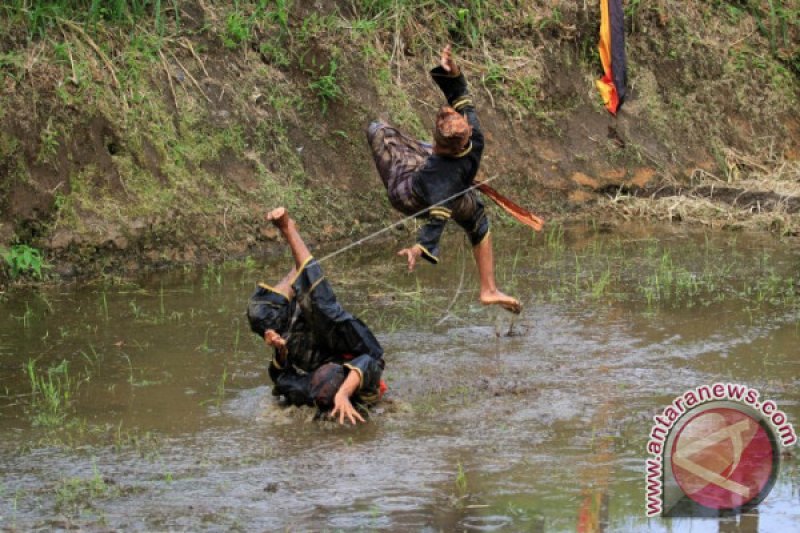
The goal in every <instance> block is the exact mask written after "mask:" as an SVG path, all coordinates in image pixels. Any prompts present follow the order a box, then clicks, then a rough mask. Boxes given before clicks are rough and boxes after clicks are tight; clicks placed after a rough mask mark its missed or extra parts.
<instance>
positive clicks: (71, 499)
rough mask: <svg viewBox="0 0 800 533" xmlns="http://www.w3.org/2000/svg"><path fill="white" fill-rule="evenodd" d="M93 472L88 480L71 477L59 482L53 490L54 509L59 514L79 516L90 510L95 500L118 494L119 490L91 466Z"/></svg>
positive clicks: (95, 467) (94, 466)
mask: <svg viewBox="0 0 800 533" xmlns="http://www.w3.org/2000/svg"><path fill="white" fill-rule="evenodd" d="M93 472H94V473H93V475H92V477H90V478H88V479H83V478H78V477H73V478H65V479H62V480H61V482H60V483H59V484H58V486H57V487H56V489H55V492H56V508H57V509H58V510H59V511H60V512H62V513H65V514H67V515H69V516H79V515H80V514H81V513H82V512H83V511H84V510H86V509H92V508H93V507H94V501H95V500H99V499H108V498H111V497H114V496H116V495H117V494H119V489H118V488H117V487H116V486H115V485H114V484H113V483H110V482H109V481H107V480H106V478H104V477H103V476H102V475H101V474H100V472H99V470H98V469H97V465H93Z"/></svg>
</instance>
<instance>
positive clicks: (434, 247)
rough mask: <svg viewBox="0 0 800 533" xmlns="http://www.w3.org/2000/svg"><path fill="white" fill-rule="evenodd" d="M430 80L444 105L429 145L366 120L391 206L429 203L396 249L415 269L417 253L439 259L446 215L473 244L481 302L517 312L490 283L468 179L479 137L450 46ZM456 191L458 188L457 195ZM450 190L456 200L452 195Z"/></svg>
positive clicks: (486, 245)
mask: <svg viewBox="0 0 800 533" xmlns="http://www.w3.org/2000/svg"><path fill="white" fill-rule="evenodd" d="M431 76H432V77H433V81H434V82H435V83H436V84H437V85H438V86H439V88H440V89H441V90H442V92H443V93H444V96H445V97H446V98H447V103H448V105H446V106H442V107H441V108H440V109H439V112H438V113H437V114H436V127H435V129H434V132H433V141H434V142H433V144H432V145H431V144H428V143H425V142H422V141H418V140H416V139H413V138H411V137H408V136H406V135H404V134H402V133H400V132H399V131H398V130H397V129H395V128H393V127H392V126H389V125H388V124H385V123H383V122H377V121H376V122H373V123H372V124H370V125H369V128H368V130H367V140H368V142H369V145H370V148H371V150H372V155H373V158H374V159H375V165H376V166H377V168H378V173H379V174H380V176H381V179H382V181H383V184H384V186H385V187H386V190H387V192H388V193H389V202H390V203H391V204H392V206H393V207H394V208H395V209H397V210H398V211H400V212H401V213H403V214H404V215H407V216H410V215H413V214H415V213H418V212H420V211H422V210H424V209H428V210H427V211H426V212H425V214H424V215H423V216H424V217H426V218H427V222H426V223H425V225H424V226H422V228H420V230H419V233H418V235H417V243H416V244H415V245H414V246H412V247H410V248H404V249H402V250H400V251H399V252H398V255H401V256H405V257H406V259H407V260H408V269H409V271H412V270H414V267H415V265H416V263H417V260H418V259H419V258H420V257H422V258H424V259H426V260H427V261H429V262H431V263H434V264H436V263H438V262H439V239H440V238H441V236H442V231H443V230H444V227H445V224H446V223H447V221H448V219H451V218H452V219H453V220H455V222H456V223H457V224H458V225H459V226H461V228H463V229H464V231H465V232H466V233H467V236H468V237H469V239H470V242H471V243H472V247H473V248H472V249H473V255H474V256H475V263H476V264H477V266H478V275H479V277H480V301H481V303H483V304H486V305H492V304H494V305H500V306H502V307H503V308H505V309H507V310H509V311H511V312H514V313H519V312H520V311H521V309H522V305H521V304H520V302H519V300H517V299H516V298H512V297H511V296H508V295H507V294H504V293H502V292H501V291H500V290H498V288H497V284H496V281H495V275H494V257H493V255H492V239H491V235H490V233H489V221H488V219H487V218H486V214H485V213H484V205H483V202H482V201H481V199H480V198H479V197H478V195H477V194H476V193H475V191H474V190H470V191H468V192H464V191H466V190H467V189H469V188H470V187H471V186H472V185H473V180H474V179H475V175H476V174H477V173H478V167H479V165H480V160H481V156H482V155H483V147H484V139H483V133H482V132H481V128H480V122H479V121H478V115H477V114H476V112H475V105H474V104H473V102H472V98H471V97H470V95H469V91H468V88H467V81H466V79H465V78H464V75H463V74H462V73H461V71H460V69H459V68H458V66H457V65H456V63H455V61H454V60H453V57H452V54H451V52H450V45H447V46H446V47H445V48H444V49H443V50H442V53H441V59H440V65H439V66H438V67H436V68H434V69H432V70H431ZM459 193H463V194H460V195H459ZM453 196H455V198H452V197H453Z"/></svg>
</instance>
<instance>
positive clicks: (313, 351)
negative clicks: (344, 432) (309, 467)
mask: <svg viewBox="0 0 800 533" xmlns="http://www.w3.org/2000/svg"><path fill="white" fill-rule="evenodd" d="M267 220H270V221H272V223H273V224H275V226H277V227H278V229H279V230H280V231H281V233H282V234H283V236H284V238H285V239H286V241H287V242H288V243H289V247H290V248H291V250H292V255H293V257H294V261H295V268H293V269H292V271H291V272H289V274H288V275H287V276H286V277H285V278H284V279H283V280H281V281H280V282H279V283H278V284H277V285H275V286H274V287H273V286H270V285H267V284H265V283H259V284H258V288H257V289H256V291H255V293H254V294H253V296H252V297H251V298H250V302H249V304H248V308H247V317H248V319H249V321H250V328H251V329H252V330H253V332H254V333H256V334H257V335H259V336H260V337H263V338H264V340H265V341H266V343H267V344H268V345H269V346H271V347H272V348H274V352H275V354H274V357H273V359H272V362H271V363H270V366H269V376H270V378H272V381H273V382H274V384H275V387H274V388H273V394H275V395H276V396H283V397H284V398H285V399H286V401H287V403H289V404H292V405H316V406H317V407H319V408H320V409H321V410H325V411H327V410H329V409H331V408H332V411H331V415H332V416H334V417H336V416H337V415H338V416H339V423H344V419H345V417H346V418H347V419H348V420H350V422H351V423H353V424H355V423H356V421H357V420H358V421H361V422H364V418H363V417H362V416H361V414H359V412H358V411H357V410H356V409H355V408H354V407H353V404H352V402H351V399H353V400H355V401H357V402H358V403H364V404H369V403H373V402H376V401H377V400H378V399H380V397H381V395H382V394H383V392H384V390H385V388H386V385H385V384H384V383H383V381H382V380H381V374H382V372H383V367H384V361H383V348H381V345H380V344H379V343H378V340H377V339H376V338H375V336H374V335H373V334H372V332H371V331H370V330H369V329H368V328H367V326H366V325H365V324H364V323H363V322H362V321H361V320H359V319H358V318H356V317H354V316H353V315H351V314H350V313H348V312H347V311H345V310H344V309H343V308H342V306H341V305H340V304H339V302H338V301H337V300H336V296H335V295H334V293H333V289H332V288H331V286H330V284H329V283H328V282H327V280H326V279H325V276H324V275H323V273H322V268H321V267H320V266H319V264H318V263H317V261H316V260H315V259H314V258H313V257H312V256H311V253H310V252H309V250H308V248H307V247H306V245H305V243H304V242H303V239H302V238H301V237H300V234H299V233H298V231H297V227H296V225H295V222H294V220H292V219H291V218H289V214H288V213H287V211H286V209H284V208H283V207H279V208H277V209H274V210H272V211H271V212H270V213H269V214H268V215H267Z"/></svg>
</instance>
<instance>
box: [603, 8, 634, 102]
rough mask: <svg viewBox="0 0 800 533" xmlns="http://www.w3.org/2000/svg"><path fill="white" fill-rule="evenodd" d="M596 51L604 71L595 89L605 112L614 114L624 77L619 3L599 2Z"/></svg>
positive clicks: (620, 96)
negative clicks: (604, 107) (598, 52)
mask: <svg viewBox="0 0 800 533" xmlns="http://www.w3.org/2000/svg"><path fill="white" fill-rule="evenodd" d="M597 48H598V49H599V50H600V61H601V62H602V63H603V72H605V74H604V75H603V77H602V78H600V79H599V80H597V89H598V90H599V91H600V95H601V96H602V97H603V102H604V103H605V105H606V109H608V111H609V112H610V113H611V114H612V115H616V114H617V111H619V109H620V108H621V107H622V103H623V102H624V101H625V94H626V91H625V82H626V77H627V67H626V65H625V24H624V21H623V12H622V0H600V42H599V43H597Z"/></svg>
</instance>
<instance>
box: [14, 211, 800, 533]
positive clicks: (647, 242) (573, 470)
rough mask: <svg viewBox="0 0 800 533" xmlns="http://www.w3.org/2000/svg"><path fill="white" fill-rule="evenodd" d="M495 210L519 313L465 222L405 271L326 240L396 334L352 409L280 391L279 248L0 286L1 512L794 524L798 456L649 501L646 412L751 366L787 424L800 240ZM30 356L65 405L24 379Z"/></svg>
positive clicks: (513, 527) (613, 525)
mask: <svg viewBox="0 0 800 533" xmlns="http://www.w3.org/2000/svg"><path fill="white" fill-rule="evenodd" d="M495 234H496V235H497V237H496V238H501V239H502V241H501V242H496V243H495V245H496V246H495V247H496V249H497V250H498V252H497V255H498V268H497V270H498V277H499V279H500V280H501V285H502V286H503V287H505V288H507V289H508V290H509V291H511V292H514V293H515V294H517V295H518V296H519V297H520V298H521V299H522V300H523V302H524V304H525V306H526V307H525V311H524V312H523V314H522V316H521V317H519V318H518V319H517V320H515V321H511V320H510V319H509V317H508V316H505V315H504V314H503V313H499V314H498V313H491V312H487V311H486V310H485V309H483V308H481V307H480V306H479V305H476V304H475V297H476V290H475V282H474V267H473V265H472V263H471V257H470V255H469V251H468V249H467V248H466V247H465V245H464V244H463V243H462V242H461V240H460V236H459V235H458V234H457V233H456V232H451V235H450V236H449V239H448V241H447V242H446V243H445V244H444V246H443V249H444V250H445V255H444V257H443V262H442V264H441V265H439V266H437V267H435V268H433V267H427V266H426V267H423V268H422V269H421V270H420V271H419V272H418V273H417V274H415V275H407V274H405V273H404V272H403V268H402V266H401V265H400V264H399V263H397V262H394V261H393V259H390V258H392V257H393V256H392V255H391V250H392V249H394V247H395V245H394V244H393V243H379V244H374V245H371V246H369V247H365V248H361V249H358V250H356V251H354V252H351V253H348V254H345V255H342V256H339V257H337V258H336V259H334V260H333V261H331V262H329V263H326V264H324V265H323V266H324V267H325V269H326V271H327V274H328V277H329V278H330V279H331V280H332V281H333V282H334V286H335V287H336V289H337V291H338V294H339V296H340V299H341V300H342V301H343V302H344V303H345V304H346V306H347V307H349V308H350V309H351V310H352V311H354V312H355V313H356V314H358V315H360V316H361V317H362V318H363V319H364V320H365V321H366V322H367V323H368V324H370V325H371V327H372V328H373V330H374V331H375V333H376V334H377V336H378V337H379V339H380V341H381V342H382V344H383V346H384V348H385V349H386V353H387V364H388V366H387V371H386V374H385V377H386V379H387V381H388V382H389V385H390V388H391V391H390V398H391V401H388V402H385V403H384V404H382V405H381V406H380V407H379V408H378V409H377V410H376V411H375V412H373V413H372V417H371V420H370V423H369V424H368V425H366V426H362V427H359V428H355V429H354V428H350V427H338V426H336V425H335V424H332V423H330V422H319V421H317V422H315V421H312V416H313V412H311V411H310V410H309V409H296V408H289V409H286V408H282V407H281V406H279V405H278V404H277V403H276V402H275V401H274V400H273V398H272V396H271V394H270V388H269V383H268V378H267V376H266V374H265V367H266V363H267V361H268V356H267V353H266V350H265V349H264V347H263V345H262V343H261V342H260V341H259V340H258V339H256V338H254V337H253V335H252V334H250V333H249V330H248V327H247V324H246V321H245V318H244V315H243V308H244V304H245V302H246V299H247V297H248V295H249V293H250V292H251V290H252V287H253V283H254V282H255V281H258V280H265V281H275V280H276V279H277V278H279V277H280V276H281V274H282V270H286V269H288V266H289V263H290V261H289V258H288V256H282V257H273V258H270V259H269V260H268V261H267V262H266V264H265V263H264V262H263V261H252V262H249V263H246V264H235V265H227V266H224V267H220V268H207V269H202V270H192V271H185V272H170V273H167V274H160V275H152V276H150V277H147V278H142V279H137V280H135V281H122V280H107V281H105V282H103V283H97V284H92V285H82V286H78V287H59V288H49V289H48V288H44V289H42V290H39V291H37V292H26V291H16V292H13V293H12V294H7V295H5V299H4V301H3V302H2V303H0V378H1V379H2V381H1V382H0V383H1V386H2V390H0V392H1V393H2V395H3V396H2V398H1V399H0V434H2V438H0V454H2V481H1V483H2V484H1V485H0V528H5V529H10V530H31V529H67V528H71V527H80V528H84V529H88V530H106V529H108V528H111V529H122V530H133V531H135V530H243V531H251V530H286V529H290V530H298V531H301V530H323V531H337V530H342V531H350V530H364V531H371V530H386V531H408V530H410V531H440V530H441V531H453V530H468V531H575V530H579V531H599V530H608V531H638V530H647V531H692V532H696V531H714V532H716V531H765V532H766V531H792V530H798V529H800V505H798V503H800V501H799V500H800V478H799V477H798V461H797V459H796V458H795V456H793V455H787V456H786V457H784V459H783V462H782V466H781V472H780V476H779V478H778V482H777V484H776V486H775V488H774V489H773V491H772V492H771V494H770V495H769V497H768V498H767V499H766V500H765V501H764V502H763V503H762V504H761V505H760V507H759V509H758V511H757V513H752V514H750V515H748V516H746V517H742V518H741V520H740V523H738V524H737V523H736V521H735V520H734V519H705V520H697V519H696V520H688V519H680V520H679V519H675V520H671V521H668V520H664V519H660V518H659V519H647V518H645V516H644V459H645V458H646V454H645V451H644V447H645V444H646V441H647V436H648V434H649V431H650V426H651V424H652V417H653V416H654V415H656V414H658V413H660V412H661V411H662V409H663V408H664V407H665V406H666V405H667V404H668V403H669V402H670V401H671V400H672V399H673V398H674V397H676V396H677V395H679V394H681V393H683V392H684V391H686V390H687V389H690V388H694V387H696V386H699V385H703V384H710V383H713V382H716V381H732V382H741V383H744V384H747V385H749V386H751V387H755V388H758V389H759V390H760V391H761V393H762V396H763V397H765V398H766V397H768V398H770V399H773V400H774V401H775V402H776V403H777V404H778V405H779V406H780V407H781V409H783V410H784V411H785V412H786V413H787V414H788V416H789V418H790V420H791V421H793V422H794V423H795V426H796V427H798V426H800V394H799V393H798V385H799V384H800V383H799V382H800V353H799V352H798V346H800V342H798V341H800V323H799V321H798V317H799V316H800V295H798V292H797V287H798V285H800V279H799V275H800V254H799V253H798V249H797V247H796V245H795V246H794V247H793V245H791V244H787V243H781V242H778V241H775V240H772V239H771V238H770V237H767V236H764V235H746V234H731V233H704V232H697V231H688V230H684V229H681V228H654V227H640V226H631V227H625V228H620V229H618V230H615V231H614V232H608V233H607V232H603V231H600V230H598V229H597V228H593V227H588V228H587V227H579V228H569V229H567V230H565V231H563V232H562V231H560V230H558V228H556V230H551V231H550V232H548V233H547V234H545V235H538V236H535V237H532V236H531V235H530V234H529V233H527V232H525V231H523V230H519V229H498V230H496V231H495ZM323 253H324V250H321V251H320V252H319V254H320V255H322V254H323ZM64 361H67V363H63V362H64ZM27 365H30V366H31V367H32V368H33V371H34V376H35V377H36V378H37V379H39V380H42V379H49V381H46V382H47V383H50V384H53V383H55V385H54V386H53V388H55V389H56V394H55V395H54V396H56V397H58V398H60V400H61V404H60V405H59V406H57V407H52V408H50V409H49V410H48V408H47V404H46V403H45V402H43V397H44V396H45V394H44V393H43V390H42V387H41V386H40V388H39V390H38V392H37V394H32V385H31V378H30V376H29V374H28V373H27V370H26V366H27ZM48 369H49V373H48ZM39 383H41V381H40V382H39ZM48 413H49V416H48ZM736 528H739V529H736Z"/></svg>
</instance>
